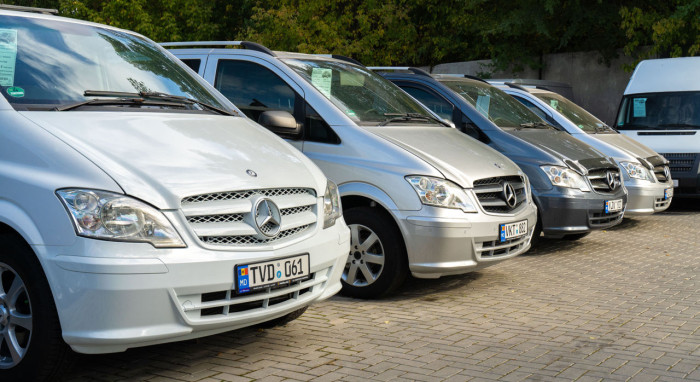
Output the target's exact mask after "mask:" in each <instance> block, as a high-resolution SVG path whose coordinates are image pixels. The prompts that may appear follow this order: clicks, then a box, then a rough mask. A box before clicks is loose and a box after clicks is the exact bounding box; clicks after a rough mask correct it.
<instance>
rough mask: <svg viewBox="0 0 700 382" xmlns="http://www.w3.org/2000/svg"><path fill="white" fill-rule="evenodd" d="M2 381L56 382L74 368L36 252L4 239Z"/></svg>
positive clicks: (0, 264)
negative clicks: (50, 381) (65, 372)
mask: <svg viewBox="0 0 700 382" xmlns="http://www.w3.org/2000/svg"><path fill="white" fill-rule="evenodd" d="M0 245H1V246H2V247H3V249H2V252H0V381H44V380H53V379H54V378H55V377H56V376H58V375H59V374H60V373H61V372H62V371H63V370H64V368H65V367H66V366H67V365H68V364H69V358H71V354H72V353H71V351H70V349H69V348H68V346H67V345H66V344H65V342H63V339H62V338H61V326H60V324H59V322H58V315H57V313H56V307H55V305H54V302H53V297H52V295H51V291H50V289H49V285H48V282H47V281H46V276H44V272H43V270H42V269H41V266H40V265H39V262H38V260H37V259H36V257H35V255H34V253H33V252H32V250H31V249H30V248H29V247H28V246H27V245H26V244H24V243H20V242H19V240H17V239H16V238H14V237H12V236H9V235H0Z"/></svg>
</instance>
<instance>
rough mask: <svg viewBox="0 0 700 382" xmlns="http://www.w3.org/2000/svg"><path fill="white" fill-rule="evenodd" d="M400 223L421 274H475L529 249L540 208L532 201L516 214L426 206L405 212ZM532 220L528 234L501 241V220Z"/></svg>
mask: <svg viewBox="0 0 700 382" xmlns="http://www.w3.org/2000/svg"><path fill="white" fill-rule="evenodd" d="M405 213H406V214H405V215H402V216H401V217H400V218H399V219H398V221H399V225H400V228H401V231H402V233H403V237H404V241H405V243H406V250H407V252H408V266H409V269H410V270H411V273H412V274H413V276H415V277H417V278H438V277H442V276H447V275H456V274H463V273H467V272H473V271H476V270H479V269H482V268H485V267H488V266H490V265H494V264H496V263H498V262H500V261H503V260H506V259H510V258H512V257H515V256H518V255H520V254H521V253H524V252H525V251H527V250H528V249H529V248H530V240H531V238H532V232H533V230H534V228H535V224H536V222H537V208H536V207H535V205H534V204H532V203H529V202H528V203H527V204H526V205H525V207H523V208H521V209H520V211H518V212H517V213H516V214H514V215H512V216H503V215H487V214H484V213H483V212H479V213H470V214H467V213H464V212H462V211H461V210H450V209H444V208H434V207H427V206H425V207H423V209H421V210H420V211H406V212H405ZM523 220H527V222H528V225H527V227H528V232H527V234H525V235H524V236H521V237H519V238H514V239H510V240H507V241H505V242H504V243H501V242H500V239H499V238H500V233H499V227H500V225H501V224H504V223H505V224H507V223H515V222H519V221H523Z"/></svg>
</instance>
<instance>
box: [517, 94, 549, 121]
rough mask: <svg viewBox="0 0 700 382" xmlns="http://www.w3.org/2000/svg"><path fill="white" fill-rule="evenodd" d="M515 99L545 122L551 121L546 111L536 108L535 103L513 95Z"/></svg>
mask: <svg viewBox="0 0 700 382" xmlns="http://www.w3.org/2000/svg"><path fill="white" fill-rule="evenodd" d="M511 95H512V94H511ZM513 98H515V99H517V100H518V101H520V103H521V104H523V105H525V106H526V107H527V108H528V109H530V111H531V112H533V113H535V114H537V116H538V117H540V118H542V119H543V120H545V121H548V120H549V118H547V114H546V113H545V112H544V111H542V110H541V109H540V108H539V107H537V106H535V104H534V103H532V102H530V101H528V100H526V99H525V98H522V97H518V96H516V95H513Z"/></svg>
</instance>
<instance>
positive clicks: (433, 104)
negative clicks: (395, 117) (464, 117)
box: [401, 86, 454, 121]
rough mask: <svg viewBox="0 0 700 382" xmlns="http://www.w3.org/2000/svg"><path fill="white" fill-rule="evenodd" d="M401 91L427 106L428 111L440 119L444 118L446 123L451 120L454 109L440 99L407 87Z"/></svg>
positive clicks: (420, 90)
mask: <svg viewBox="0 0 700 382" xmlns="http://www.w3.org/2000/svg"><path fill="white" fill-rule="evenodd" d="M401 89H403V90H404V91H405V92H406V93H408V94H410V95H411V96H412V97H413V98H415V99H417V100H418V101H419V102H420V103H422V104H423V105H424V106H427V107H428V109H430V110H432V111H433V112H434V113H435V114H437V115H439V116H440V118H444V119H446V120H448V121H451V120H452V110H453V109H454V107H453V106H452V104H451V103H449V102H447V101H445V100H444V99H443V98H442V97H438V96H437V95H435V94H432V93H429V92H427V91H425V90H423V89H418V88H413V87H408V86H406V87H402V88H401Z"/></svg>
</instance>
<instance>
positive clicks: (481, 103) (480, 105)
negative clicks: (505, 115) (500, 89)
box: [476, 95, 491, 117]
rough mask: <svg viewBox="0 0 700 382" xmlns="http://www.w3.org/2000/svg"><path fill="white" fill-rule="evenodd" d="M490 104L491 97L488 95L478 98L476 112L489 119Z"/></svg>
mask: <svg viewBox="0 0 700 382" xmlns="http://www.w3.org/2000/svg"><path fill="white" fill-rule="evenodd" d="M490 103H491V97H489V96H487V95H479V96H478V97H476V111H478V112H479V113H481V114H482V115H484V116H486V117H488V115H489V104H490Z"/></svg>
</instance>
